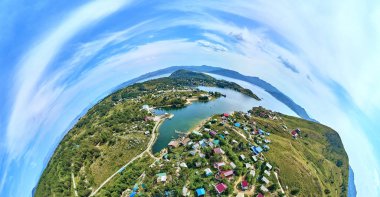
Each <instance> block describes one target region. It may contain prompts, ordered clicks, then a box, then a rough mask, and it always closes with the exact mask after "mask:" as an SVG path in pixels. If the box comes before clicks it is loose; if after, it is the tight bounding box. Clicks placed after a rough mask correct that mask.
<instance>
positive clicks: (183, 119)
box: [152, 87, 260, 153]
mask: <svg viewBox="0 0 380 197" xmlns="http://www.w3.org/2000/svg"><path fill="white" fill-rule="evenodd" d="M199 89H201V90H205V91H213V92H215V91H216V92H220V93H222V94H225V95H226V97H220V98H218V99H215V100H212V101H209V102H206V103H203V102H193V103H192V104H191V105H189V106H187V107H185V108H181V109H173V108H170V109H156V110H155V113H156V114H163V113H171V114H174V117H173V118H172V119H171V120H165V121H164V122H163V123H162V125H161V126H160V128H159V133H160V134H159V136H158V138H157V141H156V142H155V144H154V145H153V147H152V151H153V153H156V152H159V151H160V150H162V149H163V148H165V147H166V146H167V145H168V143H169V142H170V141H171V140H172V139H173V138H178V137H179V135H180V134H179V133H176V132H175V130H178V131H189V130H190V129H191V128H193V127H194V126H195V125H197V124H199V123H200V122H201V121H202V120H204V119H206V118H208V117H210V116H212V115H214V114H220V113H224V112H226V113H230V112H233V111H243V112H246V111H248V110H249V109H251V108H252V107H254V106H259V105H260V101H256V100H255V99H253V98H251V97H248V96H246V95H244V94H242V93H240V92H236V91H233V90H230V89H223V88H215V87H200V88H199Z"/></svg>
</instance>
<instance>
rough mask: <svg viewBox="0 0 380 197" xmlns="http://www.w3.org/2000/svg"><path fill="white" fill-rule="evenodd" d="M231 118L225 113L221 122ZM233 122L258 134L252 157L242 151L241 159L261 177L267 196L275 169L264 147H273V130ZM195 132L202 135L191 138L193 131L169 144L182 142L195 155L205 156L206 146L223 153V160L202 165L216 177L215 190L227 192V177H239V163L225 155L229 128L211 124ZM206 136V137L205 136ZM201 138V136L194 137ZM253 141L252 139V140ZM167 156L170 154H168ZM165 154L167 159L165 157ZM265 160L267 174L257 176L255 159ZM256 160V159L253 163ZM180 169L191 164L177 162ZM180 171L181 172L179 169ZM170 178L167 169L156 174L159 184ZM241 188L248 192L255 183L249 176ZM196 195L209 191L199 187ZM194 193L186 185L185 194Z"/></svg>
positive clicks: (251, 148) (176, 146) (180, 143)
mask: <svg viewBox="0 0 380 197" xmlns="http://www.w3.org/2000/svg"><path fill="white" fill-rule="evenodd" d="M212 121H213V122H214V123H215V122H216V121H217V120H216V119H214V120H212ZM227 122H230V123H231V116H230V115H229V114H227V113H224V114H222V116H221V122H220V124H223V125H224V124H226V123H227ZM232 125H233V126H235V127H237V128H240V129H243V130H244V131H247V133H249V134H250V137H252V136H254V139H255V140H254V142H255V145H253V144H251V146H250V147H249V150H250V152H249V153H248V154H249V155H250V156H249V157H251V158H247V156H246V155H247V153H244V154H240V155H239V159H240V161H241V162H242V163H243V164H244V165H243V166H244V167H245V168H246V169H247V170H248V171H247V174H248V175H251V176H252V177H257V180H258V181H259V183H260V185H259V187H258V188H259V191H261V192H262V193H259V194H258V195H257V196H264V195H263V193H266V192H268V191H269V189H268V188H267V187H268V185H269V184H270V178H269V177H270V176H271V170H272V165H271V164H270V163H269V162H267V161H265V157H264V156H263V152H264V151H269V150H270V148H269V145H268V144H270V143H271V140H270V139H268V138H267V137H268V136H270V133H269V132H266V131H264V130H262V129H256V127H255V129H253V131H252V129H248V127H246V126H245V125H244V123H239V122H235V121H232ZM191 134H192V135H195V136H199V137H197V138H193V137H192V138H190V135H188V136H184V137H180V138H178V139H174V140H171V141H170V142H169V144H168V147H170V148H171V149H176V148H178V147H180V146H186V147H187V149H186V151H187V152H188V153H189V154H190V155H191V156H196V155H198V156H199V157H200V158H205V156H206V155H205V153H204V151H203V149H204V148H208V149H211V152H212V154H213V155H221V156H222V158H224V159H222V160H221V161H219V162H214V163H212V165H211V166H204V165H203V167H205V168H204V169H202V171H203V174H204V176H205V177H211V176H212V177H213V179H214V180H215V182H216V183H214V184H213V187H214V189H215V192H216V193H217V194H223V193H225V192H226V190H227V189H228V187H229V186H228V185H227V184H225V181H231V180H235V179H234V176H236V172H235V170H236V168H237V166H236V164H235V163H234V162H232V161H229V160H228V159H227V158H228V157H227V158H226V157H223V155H225V154H226V153H225V151H224V150H223V148H222V147H221V146H220V140H222V139H227V138H229V135H230V133H229V132H228V131H216V130H212V129H210V128H205V127H204V128H203V129H202V130H201V132H199V131H192V132H191ZM205 134H207V135H208V136H209V137H204V135H205ZM203 137H204V138H203ZM194 139H198V140H194ZM230 142H231V145H232V146H237V144H238V142H237V141H236V140H235V139H231V140H230ZM249 144H250V143H249ZM165 156H166V159H167V156H168V155H167V154H166V155H165ZM165 156H164V159H165ZM259 160H260V161H262V163H260V164H261V165H265V170H264V171H263V174H260V175H259V176H255V175H256V173H255V167H254V165H255V164H254V163H256V162H258V161H259ZM252 161H253V163H252ZM207 165H208V163H207ZM177 166H179V167H178V169H180V168H187V167H188V166H187V164H186V163H185V162H177ZM195 166H196V167H197V168H200V167H202V163H201V162H196V163H195ZM177 175H179V174H178V172H177ZM167 181H168V176H167V174H166V173H165V172H161V173H158V174H156V182H157V183H158V184H160V183H166V182H167ZM239 185H240V189H241V190H242V191H243V192H244V191H247V190H250V188H252V185H250V182H249V181H247V180H245V179H244V178H243V179H242V180H241V181H240V183H239ZM194 193H195V195H196V196H205V195H206V193H207V191H206V189H205V188H197V189H196V190H195V191H194ZM189 194H190V192H189V190H188V189H187V187H186V186H184V187H183V190H182V195H183V196H188V195H189Z"/></svg>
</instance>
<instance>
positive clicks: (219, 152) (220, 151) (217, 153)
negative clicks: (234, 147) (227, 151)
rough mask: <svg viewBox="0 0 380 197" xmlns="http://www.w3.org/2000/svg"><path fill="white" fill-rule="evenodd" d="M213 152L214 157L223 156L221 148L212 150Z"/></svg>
mask: <svg viewBox="0 0 380 197" xmlns="http://www.w3.org/2000/svg"><path fill="white" fill-rule="evenodd" d="M213 151H214V154H216V155H220V154H224V151H223V150H222V149H221V148H214V149H213Z"/></svg>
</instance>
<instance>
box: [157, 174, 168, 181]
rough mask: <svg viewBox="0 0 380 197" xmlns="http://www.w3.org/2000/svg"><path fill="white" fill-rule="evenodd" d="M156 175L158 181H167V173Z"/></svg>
mask: <svg viewBox="0 0 380 197" xmlns="http://www.w3.org/2000/svg"><path fill="white" fill-rule="evenodd" d="M156 176H157V183H161V182H163V183H165V182H166V179H167V176H166V173H158V174H156Z"/></svg>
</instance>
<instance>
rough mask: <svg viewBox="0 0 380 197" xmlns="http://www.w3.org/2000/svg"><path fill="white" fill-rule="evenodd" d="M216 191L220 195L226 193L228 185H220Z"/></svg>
mask: <svg viewBox="0 0 380 197" xmlns="http://www.w3.org/2000/svg"><path fill="white" fill-rule="evenodd" d="M215 189H216V191H217V192H218V193H219V194H220V193H222V192H224V191H225V190H226V189H227V185H226V184H224V183H218V184H217V185H216V186H215Z"/></svg>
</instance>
